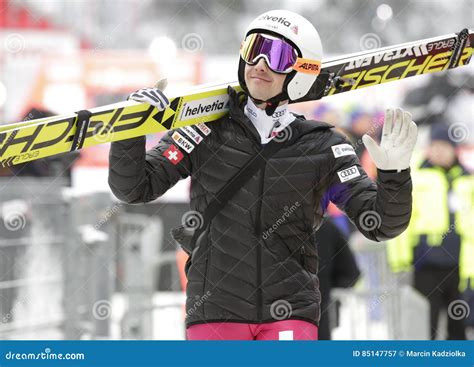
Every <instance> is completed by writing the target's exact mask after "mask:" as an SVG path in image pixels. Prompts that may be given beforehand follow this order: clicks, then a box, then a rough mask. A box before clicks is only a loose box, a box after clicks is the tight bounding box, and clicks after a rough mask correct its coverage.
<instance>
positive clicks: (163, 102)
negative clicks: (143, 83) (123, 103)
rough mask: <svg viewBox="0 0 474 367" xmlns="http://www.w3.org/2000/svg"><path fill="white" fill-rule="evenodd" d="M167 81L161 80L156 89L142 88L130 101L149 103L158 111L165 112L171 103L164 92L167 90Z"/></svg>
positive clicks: (133, 94) (130, 96)
mask: <svg viewBox="0 0 474 367" xmlns="http://www.w3.org/2000/svg"><path fill="white" fill-rule="evenodd" d="M166 84H168V83H167V80H166V79H161V80H160V81H159V82H158V83H156V86H155V88H142V89H139V90H137V91H135V92H133V93H132V94H130V95H129V96H128V99H131V100H134V101H136V102H141V103H148V104H150V105H152V106H154V107H156V108H157V109H158V111H163V110H164V109H165V108H166V107H168V105H169V104H170V102H169V101H168V98H166V96H165V95H164V93H163V92H162V91H163V90H164V89H165V88H166Z"/></svg>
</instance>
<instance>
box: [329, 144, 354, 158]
mask: <svg viewBox="0 0 474 367" xmlns="http://www.w3.org/2000/svg"><path fill="white" fill-rule="evenodd" d="M331 149H332V153H333V154H334V157H336V158H338V157H343V156H345V155H355V154H356V152H355V150H354V147H353V146H352V145H350V144H337V145H333V146H332V147H331Z"/></svg>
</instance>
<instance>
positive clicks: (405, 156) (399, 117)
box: [362, 108, 418, 172]
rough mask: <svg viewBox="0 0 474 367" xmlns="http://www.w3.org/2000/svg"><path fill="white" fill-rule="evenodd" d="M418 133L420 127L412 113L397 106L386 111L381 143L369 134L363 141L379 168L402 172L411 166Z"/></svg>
mask: <svg viewBox="0 0 474 367" xmlns="http://www.w3.org/2000/svg"><path fill="white" fill-rule="evenodd" d="M417 135H418V128H417V127H416V124H415V123H414V122H413V121H412V120H411V114H410V113H409V112H407V111H403V110H402V109H401V108H397V109H396V110H393V109H388V110H387V111H386V112H385V122H384V125H383V129H382V140H381V142H380V145H378V144H377V143H376V142H375V141H374V140H373V139H372V138H371V137H370V136H369V135H367V134H365V135H364V136H363V137H362V141H363V142H364V145H365V147H366V148H367V150H368V152H369V154H370V157H371V158H372V160H373V161H374V163H375V165H376V166H377V168H378V169H381V170H397V171H398V172H400V171H401V170H404V169H407V168H409V167H410V158H411V155H412V153H413V149H414V148H415V144H416V137H417Z"/></svg>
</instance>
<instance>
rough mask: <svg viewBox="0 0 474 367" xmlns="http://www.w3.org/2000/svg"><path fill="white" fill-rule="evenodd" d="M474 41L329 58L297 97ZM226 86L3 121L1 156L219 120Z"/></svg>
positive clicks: (464, 37)
mask: <svg viewBox="0 0 474 367" xmlns="http://www.w3.org/2000/svg"><path fill="white" fill-rule="evenodd" d="M473 42H474V33H473V32H472V31H468V30H467V29H465V30H463V31H461V32H460V33H458V34H449V35H445V36H441V37H436V38H430V39H425V40H420V41H415V42H410V43H405V44H401V45H396V46H390V47H385V48H382V49H377V50H371V51H365V52H360V53H357V54H351V55H347V56H340V57H336V58H332V59H327V60H324V61H323V63H322V70H321V74H320V75H319V76H318V79H317V80H316V82H315V83H314V85H313V87H312V88H311V91H310V93H308V95H307V96H305V97H304V98H302V99H300V100H297V101H295V102H303V101H310V100H317V99H320V98H323V97H326V96H331V95H334V94H338V93H344V92H347V91H351V90H355V89H360V88H365V87H370V86H374V85H378V84H382V83H387V82H392V81H396V80H401V79H405V78H408V77H412V76H415V75H421V74H428V73H433V72H438V71H443V70H447V69H450V68H456V67H458V66H462V65H466V64H468V63H469V61H470V60H471V56H472V52H473ZM228 85H231V86H232V87H233V88H235V89H237V90H240V87H239V85H238V83H237V82H234V83H230V84H221V85H217V86H216V85H215V86H209V87H206V88H203V87H198V88H194V91H192V92H190V93H189V94H186V95H180V96H171V97H170V98H169V100H170V105H169V107H168V108H166V109H165V110H164V111H161V112H158V111H157V110H156V108H154V107H152V106H150V105H148V104H145V103H137V102H134V101H125V102H120V103H116V104H111V105H107V106H102V107H97V108H92V109H90V110H87V111H80V112H79V113H71V114H68V115H62V116H54V117H47V118H43V119H38V120H30V121H23V122H19V123H16V124H9V125H3V126H0V163H1V164H2V166H4V167H5V166H10V165H15V164H19V163H24V162H28V161H32V160H35V159H39V158H43V157H48V156H51V155H55V154H59V153H65V152H69V151H72V150H77V149H81V148H83V147H89V146H93V145H97V144H102V143H106V142H110V141H119V140H123V139H129V138H132V137H136V136H142V135H146V134H152V133H157V132H161V131H166V130H171V129H177V128H180V127H182V126H186V125H196V124H202V123H205V122H211V121H214V120H217V119H219V118H220V117H223V116H225V115H226V114H227V110H228V106H227V102H228V95H227V86H228ZM200 126H201V127H202V128H204V127H203V126H202V125H200Z"/></svg>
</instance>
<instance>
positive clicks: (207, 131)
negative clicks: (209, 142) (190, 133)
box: [196, 122, 211, 136]
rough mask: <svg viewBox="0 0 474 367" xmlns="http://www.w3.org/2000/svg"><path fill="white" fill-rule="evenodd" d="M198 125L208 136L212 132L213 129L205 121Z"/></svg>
mask: <svg viewBox="0 0 474 367" xmlns="http://www.w3.org/2000/svg"><path fill="white" fill-rule="evenodd" d="M196 126H197V128H198V129H199V130H200V131H201V132H202V133H203V134H204V135H206V136H208V135H209V134H210V133H211V129H210V128H208V127H207V125H206V124H205V123H204V122H201V123H200V124H196Z"/></svg>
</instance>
